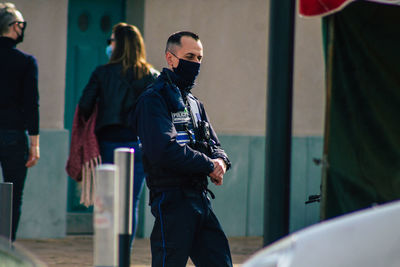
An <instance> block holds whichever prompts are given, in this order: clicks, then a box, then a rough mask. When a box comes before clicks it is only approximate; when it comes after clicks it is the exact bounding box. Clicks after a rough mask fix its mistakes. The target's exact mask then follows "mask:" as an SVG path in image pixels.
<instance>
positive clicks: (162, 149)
mask: <svg viewBox="0 0 400 267" xmlns="http://www.w3.org/2000/svg"><path fill="white" fill-rule="evenodd" d="M165 56H166V60H167V64H168V68H164V69H163V71H162V73H161V74H160V76H159V78H158V79H157V80H156V81H155V82H154V84H153V85H152V86H151V87H150V88H149V89H148V90H147V91H145V92H144V93H143V95H142V96H141V97H140V98H139V100H138V103H137V105H136V109H135V113H134V114H133V125H134V126H136V127H137V130H138V135H139V137H140V140H141V142H142V145H143V163H144V168H145V171H146V172H147V174H148V176H147V178H146V180H147V186H148V187H149V189H150V205H151V211H152V213H153V215H154V217H155V223H154V227H153V231H152V233H151V238H150V239H151V252H152V266H171V267H179V266H186V263H187V260H188V257H190V258H191V259H192V261H193V263H194V264H195V265H196V266H207V267H212V266H218V267H222V266H232V260H231V254H230V250H229V245H228V241H227V238H226V236H225V234H224V232H223V231H222V229H221V226H220V224H219V222H218V220H217V218H216V216H215V215H214V213H213V211H212V209H211V204H210V200H209V198H208V194H210V195H211V196H212V197H214V196H213V194H212V192H211V191H210V190H208V189H207V184H208V181H207V176H209V177H210V180H211V181H212V182H213V183H214V184H216V185H222V182H223V176H224V174H225V172H226V170H227V169H229V167H230V162H229V159H228V157H227V155H226V153H225V152H224V150H222V148H221V146H220V143H219V141H218V138H217V135H216V134H215V132H214V130H213V128H212V126H211V124H210V123H209V119H208V117H207V114H206V112H205V110H204V106H203V104H202V103H200V101H198V100H197V98H195V97H194V96H193V95H192V94H191V93H190V90H191V88H192V87H193V86H194V81H195V79H196V77H197V75H198V74H199V71H200V63H201V60H202V58H203V47H202V44H201V42H200V39H199V37H198V36H197V35H196V34H194V33H191V32H178V33H175V34H173V35H171V36H170V37H169V39H168V41H167V46H166V51H165Z"/></svg>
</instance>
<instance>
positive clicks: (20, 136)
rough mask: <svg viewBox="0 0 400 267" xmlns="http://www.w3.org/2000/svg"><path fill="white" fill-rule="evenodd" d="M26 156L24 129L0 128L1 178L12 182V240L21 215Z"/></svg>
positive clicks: (26, 143) (26, 140) (27, 151)
mask: <svg viewBox="0 0 400 267" xmlns="http://www.w3.org/2000/svg"><path fill="white" fill-rule="evenodd" d="M28 156H29V148H28V138H27V136H26V133H25V132H24V131H22V130H2V129H0V164H1V169H2V171H3V178H4V182H7V183H13V202H12V205H13V207H12V213H13V214H12V226H11V227H12V228H11V239H12V241H14V240H15V238H16V233H17V229H18V224H19V219H20V217H21V207H22V194H23V191H24V185H25V179H26V173H27V168H26V167H25V164H26V162H27V160H28ZM0 204H1V203H0ZM0 216H1V215H0Z"/></svg>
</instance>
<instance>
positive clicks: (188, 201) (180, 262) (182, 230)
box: [150, 188, 232, 267]
mask: <svg viewBox="0 0 400 267" xmlns="http://www.w3.org/2000/svg"><path fill="white" fill-rule="evenodd" d="M152 195H153V196H154V195H155V197H154V199H153V200H152V202H151V212H152V214H153V215H154V217H155V223H154V226H153V231H152V233H151V237H150V241H151V253H152V266H153V267H184V266H186V263H187V261H188V258H189V257H190V258H191V260H192V261H193V263H194V264H195V265H196V266H197V267H213V266H215V267H225V266H232V259H231V253H230V249H229V244H228V240H227V238H226V236H225V234H224V232H223V230H222V228H221V226H220V224H219V222H218V219H217V218H216V216H215V215H214V212H213V211H212V209H211V203H210V200H209V199H208V197H207V193H206V192H201V191H196V190H193V189H181V188H177V189H174V190H169V191H162V192H158V193H154V192H152Z"/></svg>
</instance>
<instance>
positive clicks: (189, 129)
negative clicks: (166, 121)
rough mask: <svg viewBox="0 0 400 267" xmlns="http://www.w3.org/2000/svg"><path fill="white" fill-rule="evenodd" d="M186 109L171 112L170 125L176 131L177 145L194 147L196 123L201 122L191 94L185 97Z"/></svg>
mask: <svg viewBox="0 0 400 267" xmlns="http://www.w3.org/2000/svg"><path fill="white" fill-rule="evenodd" d="M186 99H187V101H186V107H185V110H184V111H179V112H172V113H171V116H172V123H173V124H174V126H175V129H176V131H177V137H176V141H177V142H178V144H182V145H184V144H188V145H190V146H191V147H194V145H195V143H196V136H197V134H196V132H197V129H198V123H199V121H200V120H201V116H200V111H199V107H198V105H197V102H196V100H195V99H194V97H193V95H192V94H188V95H187V97H186Z"/></svg>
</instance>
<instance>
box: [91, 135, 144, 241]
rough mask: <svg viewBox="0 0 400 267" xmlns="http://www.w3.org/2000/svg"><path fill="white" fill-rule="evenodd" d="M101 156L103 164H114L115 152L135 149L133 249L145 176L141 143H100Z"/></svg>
mask: <svg viewBox="0 0 400 267" xmlns="http://www.w3.org/2000/svg"><path fill="white" fill-rule="evenodd" d="M99 146H100V155H101V160H102V163H114V150H115V149H117V148H120V147H131V148H133V149H135V164H134V174H133V176H134V181H133V211H132V212H133V218H132V238H131V240H130V247H131V248H132V244H133V239H134V237H135V234H136V229H137V222H138V219H139V200H140V194H141V192H142V189H143V185H144V180H145V174H144V170H143V163H142V152H141V149H140V146H139V142H110V141H100V142H99Z"/></svg>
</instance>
